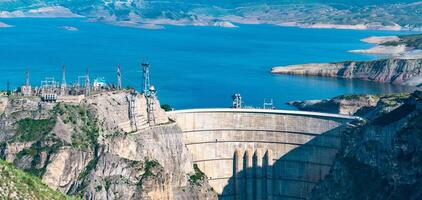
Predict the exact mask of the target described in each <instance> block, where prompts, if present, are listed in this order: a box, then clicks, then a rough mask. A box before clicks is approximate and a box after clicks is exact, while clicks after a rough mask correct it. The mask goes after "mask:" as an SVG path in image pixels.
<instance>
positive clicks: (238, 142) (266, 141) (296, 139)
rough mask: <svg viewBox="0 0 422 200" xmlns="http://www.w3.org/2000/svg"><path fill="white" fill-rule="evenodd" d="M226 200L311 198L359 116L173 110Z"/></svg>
mask: <svg viewBox="0 0 422 200" xmlns="http://www.w3.org/2000/svg"><path fill="white" fill-rule="evenodd" d="M167 113H168V115H169V116H170V118H171V119H173V120H175V121H176V122H177V124H178V125H179V127H180V128H181V129H182V132H183V140H184V142H185V145H186V146H187V148H188V150H189V151H190V153H191V154H192V157H193V161H194V163H195V164H197V165H198V167H199V169H201V171H203V172H204V173H205V174H206V175H207V176H208V179H209V183H210V185H211V186H212V187H213V188H214V190H215V191H216V192H217V193H218V194H219V198H220V199H227V200H234V199H239V200H240V199H263V200H264V199H271V200H272V199H274V200H275V199H306V198H307V196H308V195H309V194H310V192H311V190H312V188H313V187H314V185H315V184H316V183H318V182H319V181H320V180H321V179H323V178H324V176H325V175H327V174H328V172H329V170H330V168H331V166H332V164H333V162H334V158H335V155H336V153H337V151H338V150H339V148H340V144H341V138H340V136H341V133H342V132H343V131H344V130H345V129H346V128H347V124H348V122H351V121H353V120H359V119H360V118H358V117H352V116H345V115H337V114H327V113H316V112H303V111H289V110H263V109H191V110H179V111H171V112H167Z"/></svg>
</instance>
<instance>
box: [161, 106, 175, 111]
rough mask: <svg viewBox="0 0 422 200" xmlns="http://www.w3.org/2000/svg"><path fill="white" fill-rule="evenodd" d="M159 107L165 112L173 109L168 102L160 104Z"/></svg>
mask: <svg viewBox="0 0 422 200" xmlns="http://www.w3.org/2000/svg"><path fill="white" fill-rule="evenodd" d="M161 109H163V110H164V111H166V112H167V111H172V110H173V109H172V108H171V106H170V105H169V104H163V105H161Z"/></svg>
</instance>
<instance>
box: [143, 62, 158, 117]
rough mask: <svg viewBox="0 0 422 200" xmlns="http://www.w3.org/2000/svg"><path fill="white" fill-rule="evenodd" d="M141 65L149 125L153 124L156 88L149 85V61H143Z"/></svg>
mask: <svg viewBox="0 0 422 200" xmlns="http://www.w3.org/2000/svg"><path fill="white" fill-rule="evenodd" d="M141 66H142V72H143V78H144V91H143V92H144V95H145V98H146V100H147V115H148V116H147V118H148V123H149V124H150V125H154V124H155V116H154V104H155V100H156V92H157V91H156V90H155V87H154V86H152V85H151V83H150V77H149V67H150V65H149V63H147V62H143V63H142V64H141Z"/></svg>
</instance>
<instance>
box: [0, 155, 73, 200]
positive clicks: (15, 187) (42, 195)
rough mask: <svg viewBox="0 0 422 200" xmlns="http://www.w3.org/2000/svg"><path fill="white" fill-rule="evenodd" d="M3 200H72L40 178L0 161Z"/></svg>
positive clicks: (0, 183)
mask: <svg viewBox="0 0 422 200" xmlns="http://www.w3.org/2000/svg"><path fill="white" fill-rule="evenodd" d="M0 198H1V199H3V198H4V199H45V200H49V199H72V198H71V197H68V196H65V195H64V194H62V193H60V192H58V191H55V190H53V189H51V188H49V187H48V186H47V185H45V184H44V183H42V182H41V180H40V179H39V178H38V177H35V176H32V175H30V174H27V173H25V172H23V171H21V170H19V169H16V168H15V167H14V166H13V165H12V164H9V163H7V162H5V161H4V160H0Z"/></svg>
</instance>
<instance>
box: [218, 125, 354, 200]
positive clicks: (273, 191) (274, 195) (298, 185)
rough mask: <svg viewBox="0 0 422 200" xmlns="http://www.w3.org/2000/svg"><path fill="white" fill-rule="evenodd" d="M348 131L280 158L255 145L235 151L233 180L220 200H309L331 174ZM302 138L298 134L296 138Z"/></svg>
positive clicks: (330, 134)
mask: <svg viewBox="0 0 422 200" xmlns="http://www.w3.org/2000/svg"><path fill="white" fill-rule="evenodd" d="M346 128H347V125H345V124H343V125H341V126H338V127H336V128H333V129H331V130H328V131H326V132H324V133H321V134H318V135H316V136H315V137H313V138H312V139H310V140H309V141H307V142H304V143H303V144H301V145H297V147H295V148H293V149H292V150H290V151H288V152H286V153H285V154H284V155H282V156H281V157H279V158H274V157H273V155H274V153H273V150H271V149H265V148H255V151H253V150H252V149H254V148H253V147H252V145H251V147H247V148H246V150H244V151H242V150H241V149H240V148H238V149H236V150H235V151H234V154H233V176H232V177H230V178H229V180H228V183H227V185H226V186H225V187H224V188H223V191H222V193H221V195H220V196H219V199H224V200H232V199H236V200H243V199H246V200H255V199H256V200H267V199H268V200H275V199H307V198H308V196H309V194H310V193H311V191H312V189H313V187H314V186H315V185H316V184H317V183H318V182H319V181H321V180H322V179H323V178H324V177H325V176H326V175H327V174H328V173H329V171H330V168H331V166H332V165H333V162H334V159H335V156H336V154H337V152H338V150H339V149H340V147H341V134H342V132H343V131H345V129H346ZM280 134H287V133H280ZM301 136H302V135H301V134H300V133H297V136H296V137H301ZM286 145H291V144H286Z"/></svg>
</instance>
